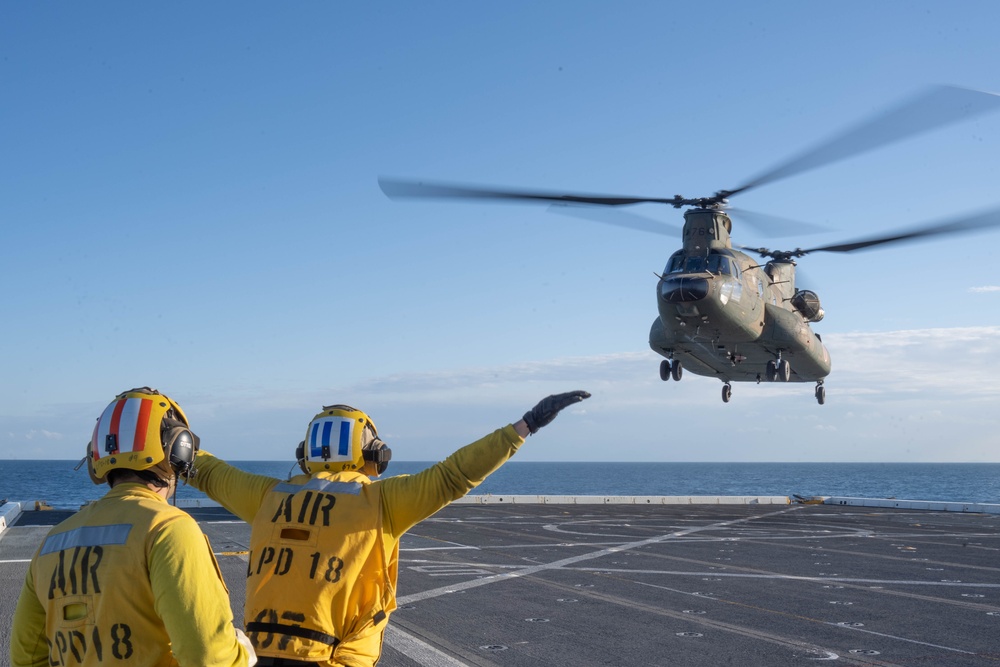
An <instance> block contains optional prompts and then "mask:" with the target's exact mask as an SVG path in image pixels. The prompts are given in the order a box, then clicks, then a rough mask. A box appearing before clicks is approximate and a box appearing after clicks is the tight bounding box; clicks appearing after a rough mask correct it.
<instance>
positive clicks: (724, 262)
mask: <svg viewBox="0 0 1000 667" xmlns="http://www.w3.org/2000/svg"><path fill="white" fill-rule="evenodd" d="M705 272H708V273H714V274H716V275H724V276H736V277H739V275H740V270H739V267H738V266H737V264H736V262H735V261H733V260H732V258H730V257H729V256H728V255H722V254H716V253H713V254H711V255H709V256H708V257H686V256H684V255H682V254H676V255H674V256H673V257H671V258H670V261H669V262H667V267H666V270H665V273H705Z"/></svg>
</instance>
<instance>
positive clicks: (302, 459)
mask: <svg viewBox="0 0 1000 667" xmlns="http://www.w3.org/2000/svg"><path fill="white" fill-rule="evenodd" d="M295 462H296V463H298V464H299V468H301V469H302V472H304V473H305V474H307V475H308V474H309V468H307V467H306V441H305V440H303V441H302V442H300V443H299V444H298V446H297V447H296V448H295Z"/></svg>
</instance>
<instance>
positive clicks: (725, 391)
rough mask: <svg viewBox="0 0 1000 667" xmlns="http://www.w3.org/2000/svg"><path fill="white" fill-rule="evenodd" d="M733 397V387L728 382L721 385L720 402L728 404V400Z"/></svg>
mask: <svg viewBox="0 0 1000 667" xmlns="http://www.w3.org/2000/svg"><path fill="white" fill-rule="evenodd" d="M732 396H733V386H732V385H731V384H729V383H728V382H727V383H726V384H724V385H722V402H723V403H728V402H729V399H730V398H732Z"/></svg>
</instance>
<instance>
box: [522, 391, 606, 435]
mask: <svg viewBox="0 0 1000 667" xmlns="http://www.w3.org/2000/svg"><path fill="white" fill-rule="evenodd" d="M585 398H590V392H587V391H570V392H567V393H565V394H552V395H551V396H549V397H547V398H543V399H542V400H541V402H540V403H539V404H538V405H536V406H535V407H533V408H531V409H530V410H528V411H527V412H525V413H524V423H525V424H527V425H528V431H529V432H531V433H537V432H538V429H540V428H541V427H543V426H545V425H546V424H548V423H549V422H551V421H552V420H553V419H555V418H556V415H557V414H559V411H560V410H562V409H563V408H565V407H566V406H569V405H572V404H574V403H579V402H580V401H582V400H583V399H585Z"/></svg>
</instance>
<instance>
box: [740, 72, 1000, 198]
mask: <svg viewBox="0 0 1000 667" xmlns="http://www.w3.org/2000/svg"><path fill="white" fill-rule="evenodd" d="M998 107H1000V95H997V94H995V93H987V92H984V91H981V90H972V89H969V88H958V87H955V86H933V87H930V88H929V89H928V90H926V91H925V92H923V93H921V94H919V95H917V96H916V97H914V98H911V99H910V100H908V101H904V102H903V103H901V104H900V105H899V106H897V107H895V108H893V109H891V110H889V111H888V112H886V113H884V114H882V115H879V116H877V117H875V118H873V119H872V120H869V121H866V122H863V123H861V124H860V125H857V126H855V127H854V128H853V129H850V130H848V131H846V132H844V133H843V134H839V135H837V136H835V137H833V138H831V139H829V140H828V141H826V142H824V143H822V144H819V145H818V146H815V147H813V148H812V149H810V150H807V151H805V152H804V153H802V154H800V155H799V156H797V157H795V158H792V159H791V160H789V161H787V162H785V163H783V164H780V165H778V166H777V167H774V168H773V169H771V170H770V171H767V172H765V173H763V174H761V175H759V176H757V177H756V178H754V179H752V180H750V181H749V182H748V183H746V184H744V185H742V186H740V187H738V188H736V189H735V190H728V191H727V192H726V196H732V195H734V194H738V193H740V192H744V191H746V190H749V189H751V188H756V187H758V186H760V185H764V184H765V183H771V182H773V181H777V180H780V179H783V178H788V177H789V176H793V175H795V174H800V173H802V172H804V171H808V170H810V169H815V168H816V167H821V166H823V165H826V164H830V163H832V162H837V161H838V160H843V159H846V158H848V157H852V156H854V155H859V154H861V153H864V152H867V151H870V150H873V149H875V148H880V147H882V146H885V145H888V144H891V143H893V142H896V141H900V140H902V139H905V138H907V137H911V136H915V135H917V134H920V133H922V132H927V131H930V130H933V129H935V128H939V127H943V126H945V125H948V124H950V123H955V122H958V121H961V120H966V119H969V118H972V117H974V116H977V115H979V114H981V113H985V112H987V111H993V110H995V109H997V108H998Z"/></svg>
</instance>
